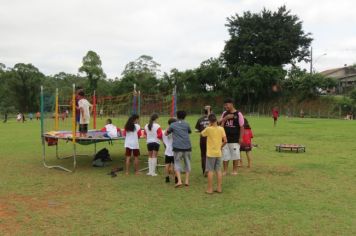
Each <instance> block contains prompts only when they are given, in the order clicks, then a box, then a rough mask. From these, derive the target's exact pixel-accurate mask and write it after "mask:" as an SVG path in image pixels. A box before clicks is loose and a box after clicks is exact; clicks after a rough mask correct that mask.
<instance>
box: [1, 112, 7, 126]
mask: <svg viewBox="0 0 356 236" xmlns="http://www.w3.org/2000/svg"><path fill="white" fill-rule="evenodd" d="M6 122H7V112H6V111H5V114H4V121H3V122H2V123H6Z"/></svg>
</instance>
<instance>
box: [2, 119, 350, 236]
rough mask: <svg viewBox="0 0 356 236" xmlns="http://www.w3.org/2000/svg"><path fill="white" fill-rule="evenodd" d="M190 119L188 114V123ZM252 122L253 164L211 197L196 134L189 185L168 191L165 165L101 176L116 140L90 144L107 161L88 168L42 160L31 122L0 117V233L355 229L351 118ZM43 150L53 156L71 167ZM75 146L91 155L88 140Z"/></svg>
mask: <svg viewBox="0 0 356 236" xmlns="http://www.w3.org/2000/svg"><path fill="white" fill-rule="evenodd" d="M197 118H198V117H197V116H194V117H188V121H189V122H190V124H191V127H194V124H195V121H196V120H197ZM116 122H117V120H116ZM99 123H100V124H99V126H101V125H102V124H103V120H99ZM250 123H251V125H252V128H253V132H254V135H255V139H254V143H257V144H258V148H255V149H254V150H253V152H252V154H253V158H254V161H253V168H252V169H247V168H242V169H241V170H240V174H239V175H238V176H236V177H235V176H227V177H225V178H224V179H223V191H224V192H223V194H215V195H212V196H209V195H206V194H204V191H205V188H206V179H205V178H204V177H202V175H201V169H200V150H199V145H198V140H199V137H198V134H196V133H194V134H192V135H191V140H192V143H193V161H192V162H193V171H192V178H191V186H190V187H189V188H187V187H185V188H182V189H174V188H173V184H166V183H164V177H163V175H162V172H163V170H160V172H161V174H160V176H158V177H146V176H145V175H142V176H134V175H130V176H125V175H123V174H122V173H120V174H119V176H118V177H116V178H111V177H110V176H108V175H106V174H107V173H108V172H109V170H110V168H111V167H113V166H117V165H120V166H122V165H123V153H124V149H123V142H122V141H120V142H116V143H114V145H113V146H108V144H106V143H102V144H99V145H98V148H101V147H109V150H110V153H111V155H112V157H113V158H114V162H113V163H112V165H111V166H110V167H106V168H93V167H91V158H89V157H80V158H78V168H77V170H76V172H75V173H66V172H63V171H60V170H55V169H47V168H44V167H43V165H42V154H41V150H42V149H41V139H40V131H39V122H36V121H32V122H30V121H28V122H26V123H25V124H22V123H16V122H15V121H13V120H10V121H9V122H8V123H6V124H3V123H1V124H0V131H1V136H0V166H1V171H0V235H121V234H123V235H355V234H356V204H355V199H356V197H355V196H356V190H355V189H356V188H355V187H356V165H355V163H356V161H355V153H356V141H355V138H356V136H355V133H356V123H355V122H354V121H344V120H326V119H325V120H322V119H296V118H294V119H286V118H281V119H280V120H279V123H278V126H277V127H276V128H273V127H272V119H271V118H254V117H251V118H250ZM122 124H123V121H121V122H120V125H122ZM161 124H162V126H164V127H165V124H166V119H162V120H161ZM278 143H298V144H304V145H306V153H299V154H296V153H287V152H283V153H278V152H276V151H275V150H274V145H275V144H278ZM47 150H48V155H49V158H48V161H49V162H50V163H51V164H63V165H65V166H67V167H70V166H71V163H72V162H71V160H60V161H59V160H56V159H55V157H54V153H55V152H54V148H53V147H48V148H47ZM60 151H61V153H62V154H70V152H71V145H70V144H69V143H67V144H66V143H65V142H62V143H60ZM78 151H79V152H81V153H92V152H93V146H79V145H78ZM141 152H142V154H145V152H146V148H145V145H144V142H142V143H141ZM161 156H162V153H161ZM243 158H244V161H245V162H246V159H245V155H244V154H243ZM161 162H162V161H161ZM145 165H146V164H145V156H143V157H141V166H142V167H143V166H145ZM230 168H231V167H230Z"/></svg>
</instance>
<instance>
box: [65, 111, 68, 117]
mask: <svg viewBox="0 0 356 236" xmlns="http://www.w3.org/2000/svg"><path fill="white" fill-rule="evenodd" d="M65 113H66V118H68V116H69V111H68V109H66V111H65Z"/></svg>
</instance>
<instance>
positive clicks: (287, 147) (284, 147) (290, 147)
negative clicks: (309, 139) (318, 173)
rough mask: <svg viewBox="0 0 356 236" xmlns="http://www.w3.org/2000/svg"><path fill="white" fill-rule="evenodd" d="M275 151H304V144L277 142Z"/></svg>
mask: <svg viewBox="0 0 356 236" xmlns="http://www.w3.org/2000/svg"><path fill="white" fill-rule="evenodd" d="M276 151H278V152H281V151H291V152H294V151H295V152H305V146H304V145H300V144H277V145H276Z"/></svg>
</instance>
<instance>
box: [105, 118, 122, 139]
mask: <svg viewBox="0 0 356 236" xmlns="http://www.w3.org/2000/svg"><path fill="white" fill-rule="evenodd" d="M101 131H103V132H106V134H104V137H108V138H117V137H118V136H119V135H120V128H117V127H116V126H115V125H113V124H112V120H111V119H107V120H106V125H105V127H104V128H102V129H101ZM120 136H121V135H120Z"/></svg>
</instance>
